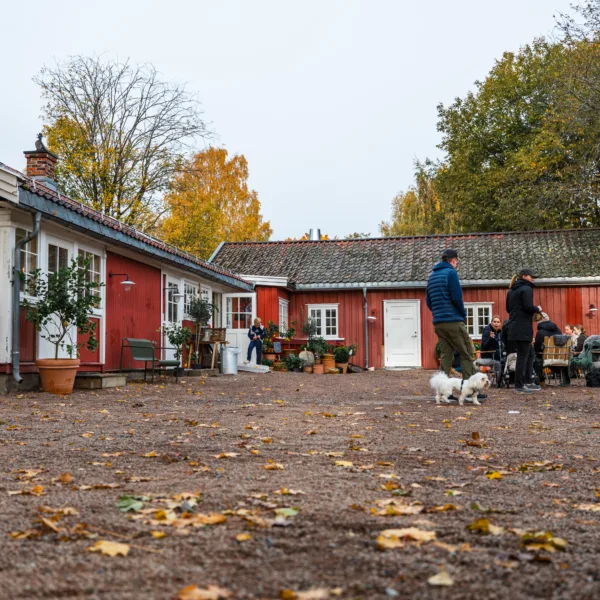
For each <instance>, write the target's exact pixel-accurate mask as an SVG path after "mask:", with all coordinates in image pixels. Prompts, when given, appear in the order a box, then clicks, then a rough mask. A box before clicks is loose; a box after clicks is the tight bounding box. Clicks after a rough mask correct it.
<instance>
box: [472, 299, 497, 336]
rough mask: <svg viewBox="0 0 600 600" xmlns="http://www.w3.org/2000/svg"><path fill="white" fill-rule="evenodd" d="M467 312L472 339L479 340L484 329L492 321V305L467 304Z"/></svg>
mask: <svg viewBox="0 0 600 600" xmlns="http://www.w3.org/2000/svg"><path fill="white" fill-rule="evenodd" d="M465 309H466V310H467V329H468V331H469V335H470V336H471V337H475V338H479V337H481V335H482V334H483V328H484V327H485V326H486V325H487V324H488V323H489V322H490V321H491V320H492V303H491V302H490V303H487V304H465Z"/></svg>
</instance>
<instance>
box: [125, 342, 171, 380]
mask: <svg viewBox="0 0 600 600" xmlns="http://www.w3.org/2000/svg"><path fill="white" fill-rule="evenodd" d="M126 348H129V349H130V350H131V356H132V358H133V360H137V361H140V362H143V363H144V381H146V371H147V368H148V363H150V364H151V368H152V383H154V371H155V369H156V368H159V369H160V368H161V367H173V368H174V369H175V378H176V380H177V381H179V366H180V365H181V362H180V361H179V360H178V359H167V360H162V359H160V358H156V351H157V350H174V348H163V347H157V346H155V345H154V343H153V342H151V341H150V340H140V339H137V338H123V340H122V342H121V357H120V359H119V371H122V370H123V350H125V349H126Z"/></svg>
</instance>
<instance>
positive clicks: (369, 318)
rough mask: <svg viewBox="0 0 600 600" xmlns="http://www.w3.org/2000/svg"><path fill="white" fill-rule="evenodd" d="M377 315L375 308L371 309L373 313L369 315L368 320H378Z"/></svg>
mask: <svg viewBox="0 0 600 600" xmlns="http://www.w3.org/2000/svg"><path fill="white" fill-rule="evenodd" d="M376 320H377V317H376V316H375V309H374V308H373V309H371V314H370V315H369V316H368V317H367V321H371V322H373V321H376Z"/></svg>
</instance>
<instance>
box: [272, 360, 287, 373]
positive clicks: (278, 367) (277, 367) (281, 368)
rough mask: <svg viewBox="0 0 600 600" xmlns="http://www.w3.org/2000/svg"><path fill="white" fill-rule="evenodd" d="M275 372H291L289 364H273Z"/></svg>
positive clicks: (278, 362) (282, 362) (281, 361)
mask: <svg viewBox="0 0 600 600" xmlns="http://www.w3.org/2000/svg"><path fill="white" fill-rule="evenodd" d="M273 370H274V371H289V369H288V366H287V364H286V363H285V361H283V360H279V361H276V362H274V363H273Z"/></svg>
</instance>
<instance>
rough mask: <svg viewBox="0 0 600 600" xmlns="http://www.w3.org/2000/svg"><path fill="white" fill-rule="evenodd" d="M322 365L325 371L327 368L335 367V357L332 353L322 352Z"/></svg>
mask: <svg viewBox="0 0 600 600" xmlns="http://www.w3.org/2000/svg"><path fill="white" fill-rule="evenodd" d="M323 367H324V368H325V373H327V371H329V369H335V357H334V356H333V354H323Z"/></svg>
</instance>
